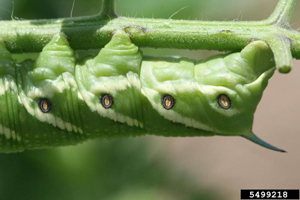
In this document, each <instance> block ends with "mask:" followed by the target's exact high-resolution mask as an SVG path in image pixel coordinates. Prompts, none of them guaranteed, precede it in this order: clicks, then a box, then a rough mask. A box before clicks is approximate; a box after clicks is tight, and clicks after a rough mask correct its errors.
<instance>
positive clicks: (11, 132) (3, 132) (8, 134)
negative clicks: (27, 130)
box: [0, 124, 21, 141]
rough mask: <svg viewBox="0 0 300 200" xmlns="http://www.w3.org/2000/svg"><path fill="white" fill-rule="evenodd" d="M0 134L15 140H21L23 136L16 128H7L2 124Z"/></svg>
mask: <svg viewBox="0 0 300 200" xmlns="http://www.w3.org/2000/svg"><path fill="white" fill-rule="evenodd" d="M0 135H5V137H6V139H10V138H12V139H13V140H18V141H21V136H20V135H18V133H16V132H15V131H14V130H11V129H10V128H7V127H5V126H3V125H2V124H0Z"/></svg>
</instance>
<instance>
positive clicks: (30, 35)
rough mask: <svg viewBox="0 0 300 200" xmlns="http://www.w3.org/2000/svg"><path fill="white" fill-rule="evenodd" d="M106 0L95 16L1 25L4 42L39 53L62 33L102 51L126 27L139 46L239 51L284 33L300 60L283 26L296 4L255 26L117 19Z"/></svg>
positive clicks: (298, 44)
mask: <svg viewBox="0 0 300 200" xmlns="http://www.w3.org/2000/svg"><path fill="white" fill-rule="evenodd" d="M105 2H106V4H105V6H106V7H105V6H104V7H103V9H102V12H101V13H100V14H99V15H96V16H90V17H78V18H66V19H54V20H31V21H0V27H1V29H0V38H2V39H3V40H5V41H6V45H7V47H8V49H9V50H10V51H11V52H13V53H20V52H39V51H41V49H42V47H43V46H44V45H45V44H47V43H48V42H49V40H50V38H51V37H52V36H53V35H54V34H55V33H58V32H64V33H65V34H66V35H67V36H68V37H69V38H70V45H71V46H72V48H74V49H75V50H78V49H95V48H101V47H103V46H104V45H105V44H106V43H107V42H108V41H109V40H110V38H111V35H110V34H111V33H112V32H114V31H116V30H118V29H123V30H125V31H126V32H127V33H128V34H130V35H131V37H132V40H133V42H134V43H135V44H137V45H138V46H140V47H154V48H182V49H209V50H220V51H227V50H232V51H239V50H241V49H242V48H243V47H244V46H246V45H247V44H248V43H249V41H251V40H263V41H266V42H267V43H268V41H270V40H268V39H269V37H270V35H272V36H274V35H282V36H284V37H285V38H287V40H288V41H290V48H291V52H292V56H293V57H294V58H297V59H300V33H299V32H297V31H295V30H291V29H290V28H287V27H286V22H285V23H281V22H282V19H284V20H285V21H288V20H289V18H290V16H291V12H292V8H293V6H294V5H295V3H296V0H281V1H280V2H279V4H278V6H277V8H276V9H275V11H274V13H273V14H272V15H271V16H270V18H268V19H267V20H263V21H252V22H209V21H188V20H171V19H145V18H126V17H116V18H114V16H115V14H114V12H113V8H114V3H113V1H111V0H106V1H105ZM105 16H106V17H105ZM279 22H280V23H279Z"/></svg>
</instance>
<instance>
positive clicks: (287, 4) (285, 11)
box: [266, 0, 297, 28]
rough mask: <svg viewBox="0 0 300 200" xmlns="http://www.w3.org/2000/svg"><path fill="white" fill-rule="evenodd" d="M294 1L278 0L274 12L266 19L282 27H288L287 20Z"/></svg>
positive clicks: (288, 20)
mask: <svg viewBox="0 0 300 200" xmlns="http://www.w3.org/2000/svg"><path fill="white" fill-rule="evenodd" d="M296 3H297V0H280V1H279V3H278V4H277V6H276V8H275V10H274V12H273V13H272V14H271V16H270V17H269V18H268V19H267V20H266V21H268V22H269V23H272V24H277V25H279V26H281V27H283V28H290V26H289V22H290V20H291V17H292V13H293V9H294V7H295V4H296Z"/></svg>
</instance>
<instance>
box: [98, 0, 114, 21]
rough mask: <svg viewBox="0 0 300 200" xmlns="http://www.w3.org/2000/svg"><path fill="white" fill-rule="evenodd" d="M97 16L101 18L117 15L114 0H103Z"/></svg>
mask: <svg viewBox="0 0 300 200" xmlns="http://www.w3.org/2000/svg"><path fill="white" fill-rule="evenodd" d="M99 16H100V17H102V18H115V17H117V14H116V13H115V0H103V2H102V9H101V11H100V14H99Z"/></svg>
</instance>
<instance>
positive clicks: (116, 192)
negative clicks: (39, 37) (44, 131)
mask: <svg viewBox="0 0 300 200" xmlns="http://www.w3.org/2000/svg"><path fill="white" fill-rule="evenodd" d="M116 2H117V13H118V14H119V15H122V16H131V17H144V18H165V19H168V18H170V17H171V16H172V19H191V20H194V19H196V20H230V21H241V20H260V19H264V18H267V17H268V16H269V14H270V13H271V12H272V11H273V9H274V8H275V6H276V3H277V1H274V0H253V1H249V0H226V1H224V0H211V1H208V0H178V1H171V0H164V1H158V0H153V1H146V0H126V1H124V0H123V1H121V0H116ZM72 4H73V0H64V1H60V0H51V1H49V0H14V1H9V0H0V19H1V20H11V19H12V18H13V19H14V20H20V19H44V18H62V17H69V16H70V13H71V8H72ZM100 8H101V1H99V0H76V1H75V6H74V10H73V17H77V16H84V15H92V14H97V13H98V12H99V10H100ZM182 8H183V9H182ZM180 9H182V10H181V11H179V10H180ZM177 11H179V12H178V13H177V14H174V13H176V12H177ZM295 13H300V10H299V6H297V7H296V11H295ZM173 14H174V15H173ZM295 15H296V14H295ZM295 15H294V17H293V21H292V27H293V28H295V29H297V28H299V27H300V23H299V22H300V15H299V14H298V16H295ZM143 51H144V54H146V55H152V56H173V55H176V56H178V55H180V56H184V57H189V58H194V59H198V60H199V59H202V58H204V57H206V56H208V55H210V54H212V53H215V52H209V51H189V50H170V49H156V50H153V49H149V48H145V49H143ZM24 57H33V58H34V57H35V55H34V54H30V55H22V56H20V55H18V56H16V58H18V59H20V60H22V59H24ZM298 119H299V116H298ZM179 140H180V142H182V141H183V142H185V141H187V139H186V138H182V139H181V138H176V142H174V139H171V138H161V137H153V136H145V137H140V138H125V139H112V140H95V141H88V142H85V143H84V144H80V145H77V146H73V147H62V148H56V149H46V150H45V149H44V150H31V151H25V152H23V153H17V154H0V199H32V200H33V199H105V200H106V199H108V200H153V199H155V200H160V199H161V200H182V199H187V200H201V199H203V200H219V199H222V200H226V199H232V195H231V194H230V192H228V191H227V190H228V188H229V187H230V185H231V184H232V185H234V183H233V182H228V183H225V182H224V181H226V180H230V179H225V178H224V175H222V174H227V172H231V173H232V168H231V167H232V166H231V167H228V168H221V166H220V168H218V165H219V164H220V160H225V158H224V156H221V157H217V156H216V155H221V151H223V150H224V149H225V148H222V147H221V148H220V150H216V149H218V145H216V144H212V143H211V140H208V139H207V138H205V139H204V138H203V139H201V138H197V139H195V140H194V141H197V144H193V145H192V146H193V148H191V147H192V146H190V149H185V152H184V153H181V152H179V151H180V150H182V149H184V148H183V147H182V145H183V144H185V145H187V144H191V140H193V139H191V138H189V140H190V141H189V143H180V144H179V143H178V141H179ZM200 140H202V141H203V142H202V145H203V147H201V142H199V141H200ZM224 140H225V139H224ZM161 141H163V142H161ZM227 141H229V140H227ZM236 141H237V140H236ZM222 142H223V140H222ZM237 142H239V141H237ZM204 143H205V145H207V146H206V147H205V145H204ZM225 143H226V140H225ZM228 144H229V143H228ZM247 144H248V143H247ZM210 145H211V146H210ZM204 147H205V148H204ZM250 147H252V146H249V148H250ZM259 148H260V147H259ZM226 149H227V148H226ZM238 150H239V149H236V150H233V152H236V151H238ZM259 150H261V149H259ZM263 151H267V153H269V152H268V150H265V149H263ZM272 153H274V152H272ZM222 155H223V154H222ZM260 155H261V154H260ZM227 156H228V157H230V156H234V153H232V154H230V153H229V155H228V154H227ZM247 157H248V156H246V157H241V160H239V161H237V163H243V162H244V161H243V160H242V159H244V158H245V159H247ZM274 159H275V158H274ZM224 162H226V161H224ZM228 162H229V161H228ZM297 162H298V161H297ZM195 163H196V164H195ZM245 163H246V162H245ZM229 166H230V165H229ZM235 166H237V165H235ZM241 170H246V171H247V168H246V169H245V168H244V167H243V169H241ZM190 171H192V173H191V172H190ZM220 171H222V172H220ZM254 174H255V173H254ZM234 176H235V175H234V173H233V177H234ZM199 177H201V178H199ZM211 177H213V180H212V178H211ZM297 180H298V179H297ZM235 181H236V180H235ZM218 183H219V184H218ZM242 186H243V184H240V187H235V188H234V190H235V191H236V193H238V192H239V190H240V189H242V188H241V187H242ZM252 188H255V184H254V185H253V187H252ZM235 196H236V195H235ZM238 198H239V197H235V199H238Z"/></svg>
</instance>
